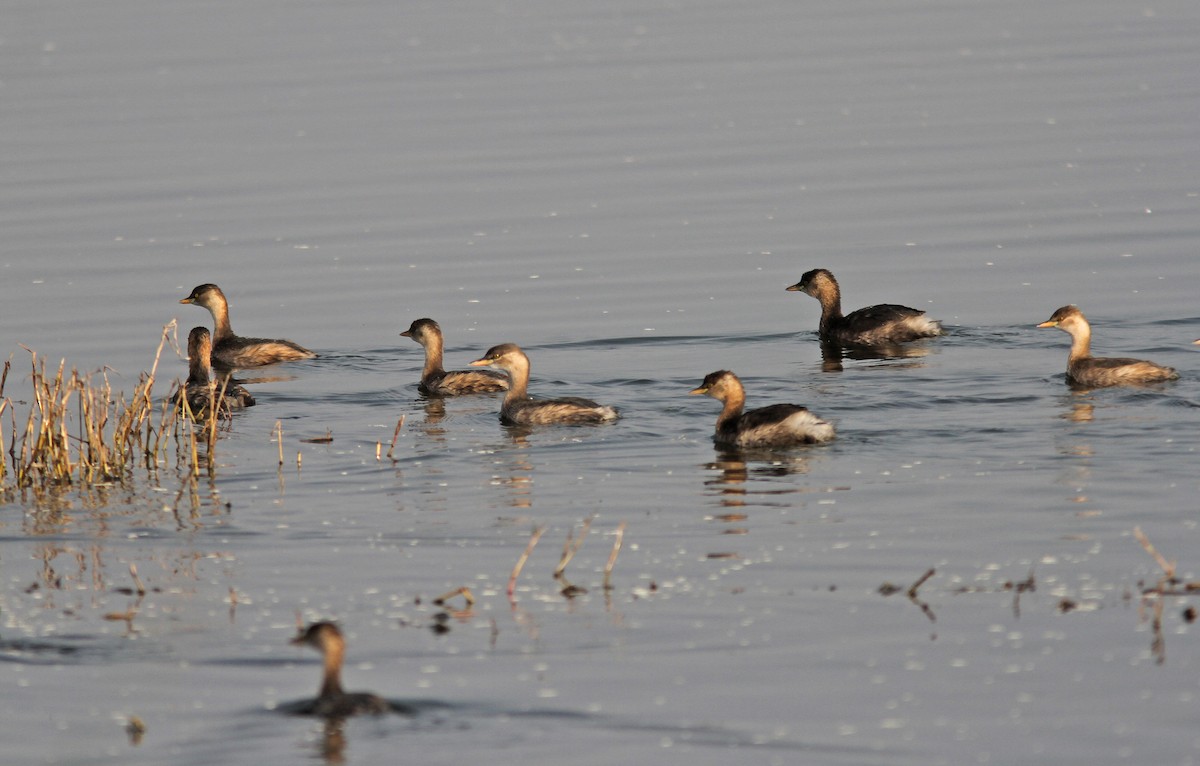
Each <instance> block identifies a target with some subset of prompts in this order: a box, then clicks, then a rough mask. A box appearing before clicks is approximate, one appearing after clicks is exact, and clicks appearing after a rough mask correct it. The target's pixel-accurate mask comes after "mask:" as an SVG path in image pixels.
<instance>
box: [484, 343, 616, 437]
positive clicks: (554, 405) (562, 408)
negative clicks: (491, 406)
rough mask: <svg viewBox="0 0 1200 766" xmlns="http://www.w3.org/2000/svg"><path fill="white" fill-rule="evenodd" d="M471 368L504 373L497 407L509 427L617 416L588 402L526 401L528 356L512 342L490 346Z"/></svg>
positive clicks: (610, 409) (572, 399)
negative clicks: (505, 382)
mask: <svg viewBox="0 0 1200 766" xmlns="http://www.w3.org/2000/svg"><path fill="white" fill-rule="evenodd" d="M471 364H472V365H473V366H475V367H479V366H481V365H491V366H494V367H499V368H500V369H502V370H505V371H506V372H508V377H509V380H510V383H509V388H508V393H507V394H505V395H504V403H503V404H501V405H500V420H501V421H502V422H504V423H508V424H510V425H541V424H546V423H604V422H606V421H610V420H616V419H617V418H618V417H620V415H619V413H618V412H617V410H616V409H614V408H613V407H609V406H607V405H604V404H596V403H595V402H593V401H592V400H590V399H580V398H578V397H574V396H572V397H566V398H563V399H530V398H529V394H528V393H526V389H527V388H528V386H529V357H527V356H525V352H524V351H522V350H521V349H520V347H519V346H517V345H516V344H515V343H502V344H501V345H499V346H492V347H491V348H489V349H488V350H487V353H486V354H484V355H483V358H482V359H476V360H475V361H473V362H471Z"/></svg>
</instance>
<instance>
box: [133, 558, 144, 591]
mask: <svg viewBox="0 0 1200 766" xmlns="http://www.w3.org/2000/svg"><path fill="white" fill-rule="evenodd" d="M129 575H130V576H131V577H132V578H133V584H134V585H135V586H136V587H137V590H136V591H135V592H136V593H137V594H138V595H139V596H144V595H146V586H145V585H142V578H140V577H138V573H137V564H134V563H132V562H131V563H130V564H129Z"/></svg>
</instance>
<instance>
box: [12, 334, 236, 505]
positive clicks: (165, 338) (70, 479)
mask: <svg viewBox="0 0 1200 766" xmlns="http://www.w3.org/2000/svg"><path fill="white" fill-rule="evenodd" d="M174 330H175V323H174V322H171V323H170V324H168V325H166V326H165V327H163V331H162V337H161V339H160V340H159V344H158V350H157V351H156V352H155V355H154V362H153V364H152V365H151V367H150V370H149V371H148V372H143V373H142V374H141V375H140V376H139V378H138V382H137V385H136V386H135V387H134V390H133V393H132V394H131V395H130V397H129V398H128V399H126V398H125V394H124V393H123V392H118V393H114V392H113V387H112V382H111V381H110V380H109V371H108V370H107V369H102V370H98V371H96V372H91V373H80V372H79V371H78V370H76V369H71V370H70V372H67V364H66V360H62V361H60V362H59V364H58V367H57V369H55V368H53V367H50V368H47V365H46V360H45V359H44V358H42V357H40V356H39V355H38V353H37V352H36V351H34V350H32V349H29V348H26V347H24V346H22V348H25V350H26V351H28V352H29V354H30V376H29V381H30V389H31V391H30V395H29V398H28V400H21V399H14V398H13V397H10V396H9V395H8V393H7V389H6V386H7V385H8V383H9V377H10V372H11V371H12V360H11V359H9V360H8V361H6V362H5V363H4V369H3V372H2V373H0V445H3V449H2V450H0V490H3V491H4V492H6V493H11V492H22V491H26V490H33V491H41V490H64V489H87V488H90V487H95V486H101V485H110V484H123V483H126V482H128V481H130V480H131V479H132V478H134V476H135V475H136V473H137V472H138V471H143V472H145V474H146V475H147V476H150V477H152V476H154V475H155V474H156V473H157V471H158V470H159V468H160V467H162V466H165V465H170V464H171V463H172V460H173V461H174V462H173V464H174V466H175V467H176V468H177V469H179V470H181V471H186V472H187V473H188V474H190V475H191V476H193V477H198V476H199V475H200V473H201V470H202V469H203V470H208V471H211V470H212V468H213V466H214V462H213V461H214V448H215V445H216V435H217V431H218V425H219V418H220V416H221V410H220V408H218V407H210V408H208V412H207V413H205V414H204V415H203V416H201V417H196V416H194V414H193V413H192V412H191V409H190V408H189V407H188V405H187V403H186V402H187V398H186V396H185V397H178V391H179V384H173V386H172V391H171V392H170V394H169V395H168V396H166V397H162V398H159V399H158V400H157V401H156V399H155V396H154V386H155V383H156V373H157V370H158V363H159V359H160V358H161V357H162V352H163V348H164V347H165V346H166V345H167V344H168V343H169V342H170V343H171V344H172V345H173V346H174V347H175V348H178V344H177V343H176V342H174V339H173V334H174ZM214 395H218V396H219V392H214ZM179 399H182V402H183V403H182V405H179V404H177V401H178V400H179ZM17 404H28V414H27V415H26V416H25V417H24V418H22V419H21V420H19V419H18V415H17V412H16V406H17ZM5 415H7V418H5ZM6 420H7V427H6V424H5V421H6ZM22 421H23V423H22ZM6 431H7V433H6ZM201 443H203V444H204V445H205V447H204V449H201V447H200V444H201ZM172 453H174V455H173V457H172Z"/></svg>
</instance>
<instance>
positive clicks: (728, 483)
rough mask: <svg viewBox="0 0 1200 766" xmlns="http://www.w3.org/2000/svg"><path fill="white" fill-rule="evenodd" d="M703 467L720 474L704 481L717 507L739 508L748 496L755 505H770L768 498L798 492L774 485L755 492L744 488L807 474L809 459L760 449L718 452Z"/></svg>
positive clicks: (798, 490)
mask: <svg viewBox="0 0 1200 766" xmlns="http://www.w3.org/2000/svg"><path fill="white" fill-rule="evenodd" d="M759 461H762V464H761V465H753V466H752V464H753V463H757V462H759ZM703 467H704V468H705V469H706V470H709V471H720V475H719V476H716V477H710V478H707V479H705V480H704V486H705V487H706V488H707V490H708V493H709V494H712V495H716V496H717V498H718V500H719V502H720V505H721V506H723V507H725V508H742V507H744V506H746V505H749V504H751V503H750V502H748V498H750V497H752V496H753V497H754V498H755V499H756V500H755V502H754V504H756V505H774V504H775V503H773V502H771V501H770V500H769V498H773V497H781V496H784V495H791V494H795V493H797V492H801V491H802V490H801V489H800V488H799V487H790V486H782V485H777V484H771V485H768V486H764V487H756V488H755V489H750V488H749V487H748V485H749V483H750V482H751V481H753V482H755V483H756V484H757V483H758V482H760V481H770V480H772V479H776V478H779V477H782V476H790V475H792V474H805V473H808V469H809V458H808V457H807V456H804V455H785V454H780V453H778V452H770V451H762V450H741V451H737V452H722V453H721V454H719V455H718V456H717V459H716V460H715V461H713V462H711V463H705V464H704V466H703ZM780 504H781V505H784V504H785V503H782V502H781V503H780Z"/></svg>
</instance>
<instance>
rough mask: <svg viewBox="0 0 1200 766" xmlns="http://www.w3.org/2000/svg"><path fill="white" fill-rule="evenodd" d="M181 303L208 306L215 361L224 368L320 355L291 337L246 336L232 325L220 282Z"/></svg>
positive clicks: (203, 286)
mask: <svg viewBox="0 0 1200 766" xmlns="http://www.w3.org/2000/svg"><path fill="white" fill-rule="evenodd" d="M179 302H180V303H191V304H195V305H197V306H203V307H204V308H206V309H208V311H209V313H210V314H212V318H213V350H212V358H213V363H214V364H217V365H221V366H224V367H261V366H262V365H264V364H274V363H275V362H290V361H294V360H296V359H311V358H313V357H314V356H316V354H314V353H313V352H311V351H309V350H308V349H306V348H304V347H303V346H301V345H298V344H296V343H293V342H292V341H290V340H272V339H269V338H243V337H241V336H239V335H234V334H233V328H232V327H231V326H230V325H229V302H228V301H226V300H225V293H223V292H221V288H219V287H217V286H216V285H211V284H209V285H199V286H197V287H196V288H195V289H193V290H192V293H191V295H189V296H188V297H186V298H183V299H181V300H180V301H179Z"/></svg>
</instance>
